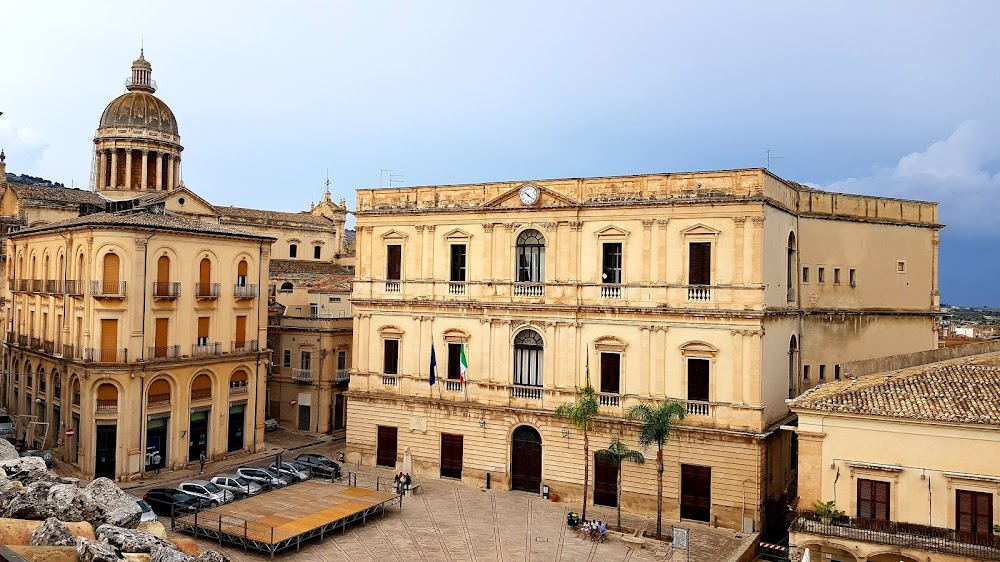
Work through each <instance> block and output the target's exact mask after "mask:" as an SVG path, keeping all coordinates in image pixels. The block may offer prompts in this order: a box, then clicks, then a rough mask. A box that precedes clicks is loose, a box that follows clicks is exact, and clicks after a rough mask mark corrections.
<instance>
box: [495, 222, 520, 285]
mask: <svg viewBox="0 0 1000 562" xmlns="http://www.w3.org/2000/svg"><path fill="white" fill-rule="evenodd" d="M516 226H517V225H515V224H514V223H510V222H508V223H504V225H503V230H504V235H503V238H502V239H501V243H502V244H503V245H504V249H503V254H502V255H503V260H504V263H503V264H501V266H500V267H499V268H498V269H499V270H500V271H501V272H502V274H501V275H502V279H505V280H507V281H514V279H515V277H514V275H513V274H512V273H511V270H512V269H513V268H512V267H511V260H512V259H513V258H512V257H511V246H513V245H514V240H513V235H512V234H511V233H512V232H513V231H514V228H515V227H516Z"/></svg>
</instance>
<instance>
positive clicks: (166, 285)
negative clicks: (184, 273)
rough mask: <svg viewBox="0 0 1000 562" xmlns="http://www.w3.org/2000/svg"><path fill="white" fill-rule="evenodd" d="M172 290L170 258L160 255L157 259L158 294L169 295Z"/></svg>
mask: <svg viewBox="0 0 1000 562" xmlns="http://www.w3.org/2000/svg"><path fill="white" fill-rule="evenodd" d="M169 291H170V258H168V257H167V256H160V259H158V260H156V293H155V294H156V296H164V295H168V294H169Z"/></svg>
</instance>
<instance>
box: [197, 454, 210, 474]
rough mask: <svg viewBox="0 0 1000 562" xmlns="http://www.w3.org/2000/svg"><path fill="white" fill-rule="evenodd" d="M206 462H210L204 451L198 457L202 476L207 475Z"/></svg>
mask: <svg viewBox="0 0 1000 562" xmlns="http://www.w3.org/2000/svg"><path fill="white" fill-rule="evenodd" d="M206 460H208V457H207V456H206V455H205V451H204V450H202V451H201V454H200V455H198V462H199V463H200V464H201V474H205V461H206Z"/></svg>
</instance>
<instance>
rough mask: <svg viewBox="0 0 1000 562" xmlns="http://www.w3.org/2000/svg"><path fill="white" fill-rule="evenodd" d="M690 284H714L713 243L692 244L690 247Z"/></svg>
mask: <svg viewBox="0 0 1000 562" xmlns="http://www.w3.org/2000/svg"><path fill="white" fill-rule="evenodd" d="M688 249H689V251H690V255H689V259H688V284H689V285H711V284H712V243H711V242H692V243H691V244H689V245H688Z"/></svg>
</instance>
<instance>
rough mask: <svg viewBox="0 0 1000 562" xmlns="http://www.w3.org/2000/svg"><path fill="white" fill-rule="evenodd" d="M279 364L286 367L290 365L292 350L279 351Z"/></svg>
mask: <svg viewBox="0 0 1000 562" xmlns="http://www.w3.org/2000/svg"><path fill="white" fill-rule="evenodd" d="M281 366H282V367H286V368H288V367H291V366H292V350H290V349H286V350H284V351H282V352H281Z"/></svg>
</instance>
